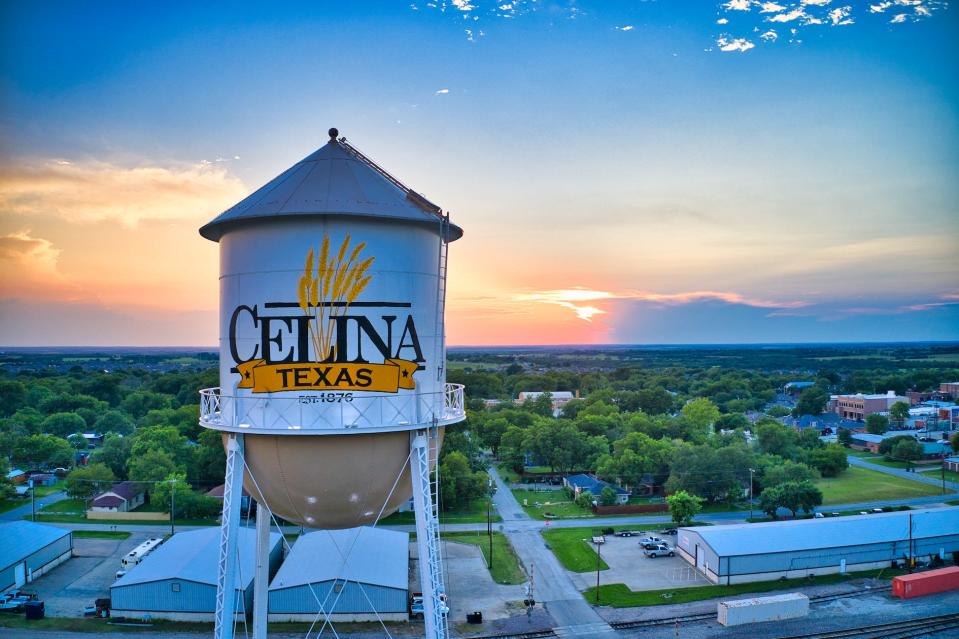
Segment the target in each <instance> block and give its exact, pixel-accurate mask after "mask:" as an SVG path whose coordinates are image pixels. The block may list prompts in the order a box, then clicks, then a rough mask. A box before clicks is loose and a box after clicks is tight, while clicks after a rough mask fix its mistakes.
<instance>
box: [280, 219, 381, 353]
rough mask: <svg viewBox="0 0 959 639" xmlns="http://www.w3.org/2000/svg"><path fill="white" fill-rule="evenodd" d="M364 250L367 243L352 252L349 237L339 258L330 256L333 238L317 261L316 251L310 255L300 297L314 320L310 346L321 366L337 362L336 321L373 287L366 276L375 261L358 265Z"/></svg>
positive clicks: (327, 242) (322, 250) (326, 241)
mask: <svg viewBox="0 0 959 639" xmlns="http://www.w3.org/2000/svg"><path fill="white" fill-rule="evenodd" d="M364 248H366V242H360V243H359V244H357V245H356V246H354V247H353V250H352V251H350V236H349V234H347V236H346V237H345V238H344V239H343V243H342V244H340V250H339V251H337V253H336V255H330V238H329V236H328V235H324V236H323V243H322V244H321V245H320V253H319V255H318V256H315V257H316V260H314V254H313V249H310V251H309V253H307V255H306V266H305V267H304V269H303V275H302V276H301V277H300V283H299V288H298V291H297V292H298V296H297V297H298V300H299V304H300V308H301V309H302V310H303V312H304V313H306V316H307V317H309V318H310V342H311V345H312V346H313V353H314V357H315V358H316V361H318V362H321V361H324V360H325V359H326V358H327V357H328V356H329V357H331V358H332V359H333V360H335V359H336V345H335V344H333V328H334V326H335V324H336V322H335V320H336V318H337V317H340V316H342V315H345V314H346V312H347V310H349V308H350V304H352V303H353V302H354V301H355V300H356V298H357V297H359V295H360V293H362V292H363V289H365V288H366V285H367V284H369V283H370V277H371V276H370V275H367V274H366V272H367V271H368V270H369V268H370V266H371V265H372V264H373V259H374V258H372V257H368V258H366V259H365V260H362V261H358V260H359V258H360V253H362V252H363V249H364ZM347 253H349V257H348V258H347ZM314 261H315V266H316V268H315V269H314Z"/></svg>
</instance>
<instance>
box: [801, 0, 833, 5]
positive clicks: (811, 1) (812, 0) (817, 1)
mask: <svg viewBox="0 0 959 639" xmlns="http://www.w3.org/2000/svg"><path fill="white" fill-rule="evenodd" d="M830 2H832V0H802V3H803V4H808V5H812V6H815V7H825V6H826V5H827V4H829V3H830Z"/></svg>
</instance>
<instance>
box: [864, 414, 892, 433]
mask: <svg viewBox="0 0 959 639" xmlns="http://www.w3.org/2000/svg"><path fill="white" fill-rule="evenodd" d="M887 430H889V420H888V419H887V418H886V416H885V415H880V414H879V413H873V414H872V415H867V416H866V432H867V433H871V434H873V435H882V434H884V433H885V432H886V431H887Z"/></svg>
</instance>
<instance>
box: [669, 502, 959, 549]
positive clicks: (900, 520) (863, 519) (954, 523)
mask: <svg viewBox="0 0 959 639" xmlns="http://www.w3.org/2000/svg"><path fill="white" fill-rule="evenodd" d="M910 520H911V521H912V537H913V539H923V538H930V537H941V536H946V535H956V534H959V532H957V531H959V507H957V506H954V507H951V508H932V509H926V510H912V511H909V512H894V513H881V514H875V515H853V516H849V517H829V518H825V519H800V520H797V521H771V522H767V523H761V524H731V525H724V526H703V527H698V528H681V529H680V530H679V535H680V538H682V535H683V533H684V531H691V532H695V533H696V534H698V535H699V536H700V537H702V538H703V540H704V541H705V542H706V543H707V544H709V546H710V547H712V549H713V550H714V551H716V553H717V554H718V555H722V556H739V555H762V554H767V553H777V552H790V551H794V550H813V549H818V548H832V547H835V546H840V545H849V544H854V545H865V544H878V543H884V542H891V541H901V540H903V539H908V538H909V523H910Z"/></svg>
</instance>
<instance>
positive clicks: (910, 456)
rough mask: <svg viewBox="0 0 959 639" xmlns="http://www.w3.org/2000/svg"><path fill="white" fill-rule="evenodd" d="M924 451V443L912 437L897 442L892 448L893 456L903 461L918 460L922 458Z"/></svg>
mask: <svg viewBox="0 0 959 639" xmlns="http://www.w3.org/2000/svg"><path fill="white" fill-rule="evenodd" d="M923 452H924V451H923V448H922V444H921V443H919V442H917V441H916V440H915V439H912V438H911V437H910V438H909V439H904V440H902V441H900V442H898V443H897V444H896V446H895V447H894V448H893V449H892V457H893V458H894V459H900V460H903V461H916V460H918V459H922V455H923Z"/></svg>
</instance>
